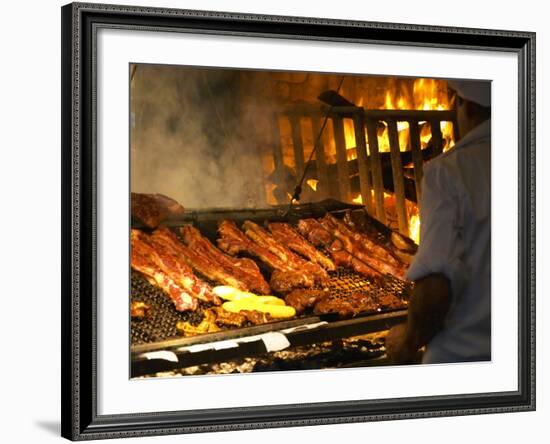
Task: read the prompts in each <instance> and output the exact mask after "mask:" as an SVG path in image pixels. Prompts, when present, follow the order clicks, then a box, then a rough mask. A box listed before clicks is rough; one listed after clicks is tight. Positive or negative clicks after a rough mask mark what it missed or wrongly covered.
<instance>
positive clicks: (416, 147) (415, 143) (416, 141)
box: [409, 122, 424, 202]
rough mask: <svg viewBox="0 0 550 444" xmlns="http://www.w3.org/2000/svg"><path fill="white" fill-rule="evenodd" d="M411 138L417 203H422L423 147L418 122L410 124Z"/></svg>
mask: <svg viewBox="0 0 550 444" xmlns="http://www.w3.org/2000/svg"><path fill="white" fill-rule="evenodd" d="M409 138H410V141H411V152H412V159H413V165H414V185H415V189H416V201H417V202H420V199H421V197H422V177H423V175H424V172H423V169H422V147H421V144H420V130H419V129H418V122H409Z"/></svg>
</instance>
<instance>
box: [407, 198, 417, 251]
mask: <svg viewBox="0 0 550 444" xmlns="http://www.w3.org/2000/svg"><path fill="white" fill-rule="evenodd" d="M409 215H410V216H409V237H410V238H411V239H412V240H413V241H414V243H415V244H417V245H420V215H419V214H418V206H417V205H415V204H414V203H411V205H410V206H409Z"/></svg>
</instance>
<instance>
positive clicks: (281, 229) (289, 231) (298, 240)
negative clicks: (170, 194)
mask: <svg viewBox="0 0 550 444" xmlns="http://www.w3.org/2000/svg"><path fill="white" fill-rule="evenodd" d="M268 228H269V231H271V234H272V235H273V237H274V238H275V240H277V241H278V242H280V243H281V244H283V245H286V246H287V247H288V248H290V249H291V250H293V251H295V252H296V253H299V254H301V255H302V256H304V257H306V258H307V259H309V260H310V261H311V262H314V263H316V264H319V265H321V266H322V267H323V268H325V269H326V270H329V271H334V270H335V269H336V266H335V265H334V262H333V261H331V260H330V259H329V258H328V257H326V256H325V255H324V254H323V253H321V252H320V251H319V250H317V248H315V247H314V246H313V245H311V244H310V243H309V242H308V241H307V240H306V239H305V238H304V237H302V236H301V235H300V233H298V232H297V231H296V230H295V229H294V228H293V227H291V226H290V225H289V224H287V223H283V222H272V223H269V224H268Z"/></svg>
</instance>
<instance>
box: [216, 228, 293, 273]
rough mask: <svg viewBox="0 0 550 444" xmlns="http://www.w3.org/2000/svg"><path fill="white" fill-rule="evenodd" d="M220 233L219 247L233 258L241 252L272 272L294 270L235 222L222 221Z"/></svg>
mask: <svg viewBox="0 0 550 444" xmlns="http://www.w3.org/2000/svg"><path fill="white" fill-rule="evenodd" d="M218 233H219V235H220V238H219V239H218V247H220V249H221V250H223V251H225V252H226V253H228V254H230V255H232V256H235V255H236V254H239V253H241V252H244V253H248V254H251V255H252V256H255V257H257V258H258V259H260V260H261V261H262V262H263V263H264V264H266V265H267V266H268V267H269V268H271V269H272V270H289V271H290V270H292V267H291V266H290V265H289V264H286V263H285V262H284V261H283V260H282V259H280V258H279V256H277V255H275V254H273V253H272V252H271V251H269V250H268V249H267V248H264V247H262V246H260V245H258V244H257V243H255V242H253V241H252V240H251V239H250V238H248V237H247V236H246V235H245V234H244V233H243V232H242V231H241V230H239V229H238V228H237V225H235V222H233V221H230V220H224V221H221V222H220V224H219V225H218Z"/></svg>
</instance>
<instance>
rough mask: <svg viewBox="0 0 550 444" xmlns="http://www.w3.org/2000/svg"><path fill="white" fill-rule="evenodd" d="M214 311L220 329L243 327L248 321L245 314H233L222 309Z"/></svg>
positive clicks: (216, 308) (214, 309)
mask: <svg viewBox="0 0 550 444" xmlns="http://www.w3.org/2000/svg"><path fill="white" fill-rule="evenodd" d="M212 311H213V312H214V313H215V315H216V324H218V325H219V326H220V327H237V328H239V327H242V326H243V325H244V324H245V322H246V321H247V318H246V316H245V315H244V314H243V313H231V312H230V311H227V310H224V309H223V308H222V307H215V308H213V309H212Z"/></svg>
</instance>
